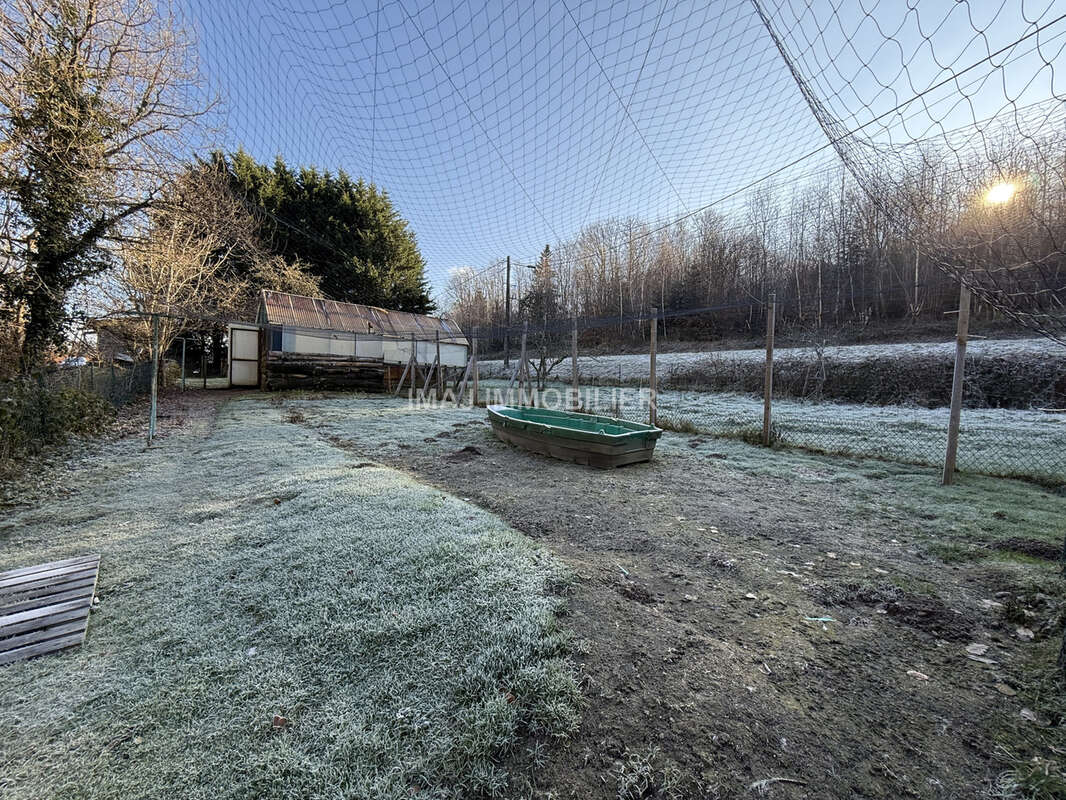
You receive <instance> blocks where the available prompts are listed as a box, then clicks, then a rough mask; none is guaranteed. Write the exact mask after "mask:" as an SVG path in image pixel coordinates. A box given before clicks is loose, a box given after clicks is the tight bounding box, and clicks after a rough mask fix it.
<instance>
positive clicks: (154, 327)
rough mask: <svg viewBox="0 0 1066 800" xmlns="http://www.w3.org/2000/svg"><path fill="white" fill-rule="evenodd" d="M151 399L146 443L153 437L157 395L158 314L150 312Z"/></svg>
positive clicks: (149, 442) (150, 441)
mask: <svg viewBox="0 0 1066 800" xmlns="http://www.w3.org/2000/svg"><path fill="white" fill-rule="evenodd" d="M151 392H152V401H151V403H150V404H149V411H148V444H151V443H152V439H154V438H155V419H156V411H157V405H158V395H159V315H158V314H152V389H151Z"/></svg>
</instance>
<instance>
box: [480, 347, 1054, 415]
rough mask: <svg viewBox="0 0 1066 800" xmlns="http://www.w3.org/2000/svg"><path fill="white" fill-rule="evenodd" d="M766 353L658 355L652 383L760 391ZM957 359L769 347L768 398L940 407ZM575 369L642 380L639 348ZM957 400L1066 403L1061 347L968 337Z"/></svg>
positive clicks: (564, 373) (490, 370)
mask: <svg viewBox="0 0 1066 800" xmlns="http://www.w3.org/2000/svg"><path fill="white" fill-rule="evenodd" d="M765 357H766V356H765V350H764V349H757V350H751V349H749V350H723V349H718V350H713V351H700V352H663V353H659V354H658V357H657V377H658V385H659V388H661V389H677V390H700V391H715V392H735V393H757V394H761V393H762V389H763V368H764V364H765ZM954 361H955V345H954V342H953V341H949V342H942V343H908V344H882V345H848V346H826V347H822V348H813V347H792V348H784V347H782V348H778V349H777V350H776V351H775V353H774V394H775V395H776V396H778V397H790V398H794V399H805V400H816V401H830V402H845V403H857V404H866V405H908V406H912V405H914V406H921V407H926V408H936V407H940V406H947V405H948V404H949V403H950V399H951V388H952V373H953V369H954ZM512 366H513V365H512ZM578 368H579V373H580V376H581V380H582V382H583V383H586V384H590V383H591V384H600V385H605V384H606V385H615V386H632V387H636V388H640V387H642V386H647V385H648V354H647V353H646V352H645V353H641V354H638V355H611V356H579V358H578ZM504 373H505V370H504V367H503V362H501V361H488V362H484V364H483V365H482V374H483V375H484V376H485V377H487V378H502V377H504ZM507 377H508V378H509V377H510V374H509V373H508V375H507ZM552 377H553V378H554V379H555V380H563V381H568V380H569V379H570V360H569V359H565V360H564V361H563V362H562V363H560V364H558V365H557V366H556V367H555V369H554V370H553V373H552ZM963 402H964V403H965V405H966V407H967V408H1011V409H1017V410H1032V409H1047V408H1053V409H1062V408H1066V347H1063V346H1062V345H1060V344H1057V343H1055V342H1053V341H1051V340H1049V339H1001V340H996V339H973V340H972V341H971V342H970V345H969V347H968V348H967V351H966V382H965V387H964V392H963Z"/></svg>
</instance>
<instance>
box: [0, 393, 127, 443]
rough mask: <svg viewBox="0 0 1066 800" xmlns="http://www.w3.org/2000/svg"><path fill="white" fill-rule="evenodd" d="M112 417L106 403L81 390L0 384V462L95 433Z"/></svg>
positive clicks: (108, 404)
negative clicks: (67, 439)
mask: <svg viewBox="0 0 1066 800" xmlns="http://www.w3.org/2000/svg"><path fill="white" fill-rule="evenodd" d="M114 414H115V409H114V408H113V407H112V406H111V404H110V403H108V402H107V401H106V400H104V399H103V398H101V397H99V396H97V395H95V394H93V393H92V392H88V391H85V390H83V389H75V388H73V387H66V388H61V389H53V388H49V387H48V386H47V385H46V384H45V383H44V382H43V381H40V380H31V379H28V378H20V379H17V380H12V381H6V382H4V383H0V461H9V460H12V459H15V458H18V457H20V456H24V455H29V454H32V453H36V452H38V451H39V450H40V449H41V448H42V447H43V446H45V445H49V444H59V443H62V442H63V441H65V440H66V438H67V437H68V436H69V435H71V434H73V435H75V436H93V435H96V434H99V433H101V432H102V431H103V429H104V428H105V427H106V426H107V423H108V422H109V421H110V420H111V419H112V418H113V417H114Z"/></svg>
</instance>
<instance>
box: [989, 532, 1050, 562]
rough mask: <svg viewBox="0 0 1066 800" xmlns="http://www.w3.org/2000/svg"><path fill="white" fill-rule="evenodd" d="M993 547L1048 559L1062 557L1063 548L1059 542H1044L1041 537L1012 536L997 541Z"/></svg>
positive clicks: (1002, 550)
mask: <svg viewBox="0 0 1066 800" xmlns="http://www.w3.org/2000/svg"><path fill="white" fill-rule="evenodd" d="M992 547H993V549H995V550H999V551H1001V552H1011V553H1021V554H1022V555H1026V556H1032V557H1033V558H1043V559H1046V560H1048V561H1058V560H1059V559H1060V558H1061V557H1062V548H1061V547H1060V546H1059V545H1058V544H1053V543H1052V542H1042V541H1040V540H1039V539H1026V538H1023V537H1012V538H1010V539H1003V540H1001V541H998V542H995V543H994V544H993V545H992Z"/></svg>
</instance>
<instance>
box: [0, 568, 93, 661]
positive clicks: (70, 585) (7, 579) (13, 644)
mask: <svg viewBox="0 0 1066 800" xmlns="http://www.w3.org/2000/svg"><path fill="white" fill-rule="evenodd" d="M99 571H100V556H99V555H90V556H78V557H77V558H68V559H66V560H65V561H53V562H51V563H49V564H38V565H37V566H34V567H23V568H22V569H13V570H11V571H10V572H0V664H9V663H11V662H12V661H20V660H22V659H24V658H32V657H33V656H39V655H44V654H45V653H53V652H55V651H56V650H62V649H63V648H65V647H74V646H75V645H79V644H81V643H82V641H84V639H85V631H86V629H87V628H88V626H89V609H90V608H91V607H92V603H93V594H94V593H95V592H96V576H97V574H98V573H99Z"/></svg>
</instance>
